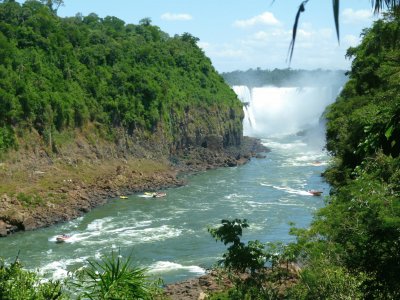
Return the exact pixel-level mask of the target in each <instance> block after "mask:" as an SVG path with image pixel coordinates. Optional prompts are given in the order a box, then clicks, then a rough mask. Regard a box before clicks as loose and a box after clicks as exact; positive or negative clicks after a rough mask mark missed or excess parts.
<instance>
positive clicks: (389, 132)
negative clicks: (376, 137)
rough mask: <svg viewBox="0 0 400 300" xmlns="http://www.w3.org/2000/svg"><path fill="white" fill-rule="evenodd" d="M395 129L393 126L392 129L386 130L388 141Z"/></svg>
mask: <svg viewBox="0 0 400 300" xmlns="http://www.w3.org/2000/svg"><path fill="white" fill-rule="evenodd" d="M393 129H394V127H393V125H392V126H390V127H389V128H388V129H387V130H386V132H385V136H386V139H387V140H389V139H390V137H391V136H392V133H393Z"/></svg>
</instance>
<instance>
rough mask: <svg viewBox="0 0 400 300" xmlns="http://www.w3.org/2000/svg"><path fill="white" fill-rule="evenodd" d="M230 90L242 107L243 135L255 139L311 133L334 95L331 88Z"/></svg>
mask: <svg viewBox="0 0 400 300" xmlns="http://www.w3.org/2000/svg"><path fill="white" fill-rule="evenodd" d="M233 90H234V91H235V92H236V94H237V95H238V98H239V99H240V100H241V101H242V102H243V103H245V105H244V114H245V118H244V120H243V131H244V135H247V136H253V137H258V138H264V137H272V136H282V135H289V134H296V133H298V132H301V131H309V130H311V129H313V130H315V129H316V128H318V127H319V123H320V118H321V115H322V114H323V112H324V110H325V108H326V106H328V105H329V104H331V103H332V102H333V101H334V100H335V97H336V94H337V93H336V91H334V90H333V88H332V87H301V88H300V87H272V86H267V87H256V88H252V89H251V90H250V89H249V88H248V87H247V86H233Z"/></svg>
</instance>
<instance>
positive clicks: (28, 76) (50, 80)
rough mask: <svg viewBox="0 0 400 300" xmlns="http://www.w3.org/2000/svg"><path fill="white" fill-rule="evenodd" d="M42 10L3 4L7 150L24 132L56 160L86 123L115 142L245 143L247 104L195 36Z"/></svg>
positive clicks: (0, 107) (0, 84)
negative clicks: (66, 138) (213, 138)
mask: <svg viewBox="0 0 400 300" xmlns="http://www.w3.org/2000/svg"><path fill="white" fill-rule="evenodd" d="M42 2H43V3H46V1H42ZM42 2H39V1H30V0H29V1H25V2H24V3H23V4H20V3H18V2H15V1H13V0H6V1H2V3H0V151H2V152H4V151H5V150H6V149H9V148H10V147H15V146H17V139H16V137H17V134H18V135H22V136H23V135H24V134H26V130H27V129H28V130H36V131H37V132H39V134H40V135H41V136H42V137H43V139H44V140H45V141H46V143H47V144H48V145H49V146H50V148H51V150H52V151H57V143H62V141H63V136H62V134H63V132H64V133H65V132H67V131H70V130H71V129H75V128H82V127H84V126H85V125H87V124H88V123H91V124H95V126H96V127H98V128H100V129H101V131H103V133H105V136H108V137H110V136H111V138H112V135H113V130H114V129H115V128H122V129H123V131H125V132H127V133H128V134H129V135H131V136H134V135H136V136H137V135H140V136H141V137H146V136H148V135H152V134H154V133H155V132H158V133H161V134H160V135H162V136H163V140H164V141H165V143H167V144H168V147H170V148H173V147H175V148H176V147H178V148H179V147H182V146H185V143H188V140H190V142H193V140H194V141H196V139H201V137H199V136H201V135H202V134H203V135H204V134H216V135H221V136H222V137H223V142H224V145H231V144H237V143H240V136H241V133H242V131H241V130H242V129H241V119H242V114H243V113H242V106H241V103H240V102H239V101H238V100H237V98H236V95H235V94H234V92H233V91H232V90H231V89H230V88H229V87H228V86H227V85H226V84H225V83H224V81H223V79H222V78H221V76H220V75H218V74H217V72H216V71H215V69H214V68H213V66H212V64H211V62H210V60H209V59H208V58H207V57H206V56H205V55H204V53H203V51H202V50H201V49H200V48H199V47H198V46H197V45H196V43H197V41H198V39H197V38H196V37H193V36H192V35H190V34H189V33H184V34H182V35H176V36H174V37H170V36H168V34H166V33H165V32H163V31H161V29H160V28H158V27H157V26H153V25H152V24H151V20H150V19H148V18H144V19H142V20H141V21H140V22H139V24H138V25H134V24H125V22H124V21H122V20H120V19H118V18H116V17H112V16H107V17H105V18H100V17H98V16H97V15H96V14H90V15H88V16H82V15H80V14H77V15H76V16H74V17H67V18H60V17H58V16H57V15H56V13H55V11H54V10H52V9H51V4H52V1H50V2H49V1H47V4H50V5H45V4H43V3H42ZM194 111H195V112H194ZM204 115H207V116H208V117H207V118H203V116H204ZM196 130H197V131H196ZM232 133H233V135H235V137H234V138H233V137H232ZM57 137H58V138H57ZM197 142H201V141H197Z"/></svg>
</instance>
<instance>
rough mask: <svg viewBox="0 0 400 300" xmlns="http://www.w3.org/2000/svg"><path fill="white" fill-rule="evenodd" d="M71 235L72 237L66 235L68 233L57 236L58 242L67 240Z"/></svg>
mask: <svg viewBox="0 0 400 300" xmlns="http://www.w3.org/2000/svg"><path fill="white" fill-rule="evenodd" d="M70 237H71V236H70V235H66V234H63V235H59V236H57V237H56V242H57V243H64V242H65V241H67V240H68V239H69V238H70Z"/></svg>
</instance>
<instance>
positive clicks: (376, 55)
mask: <svg viewBox="0 0 400 300" xmlns="http://www.w3.org/2000/svg"><path fill="white" fill-rule="evenodd" d="M362 36H363V41H362V43H361V44H360V45H359V46H357V47H354V48H350V49H349V50H348V52H347V55H348V56H349V57H352V58H354V60H353V63H352V68H351V72H350V79H349V82H348V83H347V84H346V86H345V88H344V89H343V91H342V93H341V95H340V96H339V98H338V100H337V102H336V103H334V104H332V105H331V106H330V107H329V108H328V110H327V112H326V118H327V119H328V122H327V149H328V150H329V151H330V152H331V153H332V154H333V157H334V161H333V164H332V165H331V166H330V168H329V169H328V170H327V172H326V174H325V177H326V178H327V180H328V182H329V183H330V184H331V185H332V188H333V191H332V195H331V197H330V198H329V203H328V204H327V206H326V207H325V208H323V209H322V210H321V211H319V212H318V214H317V216H316V219H315V221H314V223H313V225H312V227H311V229H310V230H307V231H304V232H302V233H301V234H300V235H299V236H300V238H299V245H301V246H302V247H301V249H302V250H301V251H300V252H299V253H301V256H302V257H303V258H304V259H305V260H306V261H308V262H309V263H310V266H309V268H308V269H307V270H306V273H305V276H304V277H303V278H304V279H305V280H304V283H305V285H304V290H303V292H304V293H305V294H307V293H308V292H306V290H307V288H305V287H306V285H310V284H314V285H315V287H316V288H320V289H322V288H323V284H326V286H325V287H324V288H325V293H326V295H327V296H328V295H329V292H328V290H329V289H330V291H331V292H332V291H333V289H334V286H333V285H331V286H330V287H329V282H328V281H327V280H328V278H329V280H332V282H334V281H335V280H334V279H332V278H334V277H335V276H336V278H337V276H338V275H339V273H340V274H342V275H343V276H342V278H344V277H346V278H347V279H346V281H347V282H348V283H351V282H352V283H353V284H352V287H349V289H347V293H348V295H350V294H351V290H353V291H357V292H355V294H354V295H356V294H359V296H357V297H355V298H365V299H397V298H399V297H400V288H399V285H398V282H399V280H400V251H399V249H400V230H399V228H400V202H399V199H400V156H399V154H400V11H399V9H394V10H393V11H392V12H390V13H388V14H385V16H384V18H383V19H381V20H378V21H376V22H375V23H374V25H373V27H372V28H370V29H366V30H365V31H364V32H363V34H362ZM335 274H336V275H335ZM324 278H325V280H324ZM318 282H319V283H318ZM324 282H325V283H324ZM337 282H338V283H339V280H338V281H337ZM309 293H310V294H308V296H309V298H310V299H317V298H318V297H317V298H314V297H315V296H317V295H318V293H319V297H321V295H323V293H322V292H321V290H319V291H318V290H317V289H316V290H315V291H314V292H309ZM312 293H314V294H312ZM360 295H361V296H360ZM322 298H324V297H322ZM350 298H351V297H350ZM355 298H353V299H355ZM319 299H321V298H319Z"/></svg>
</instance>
